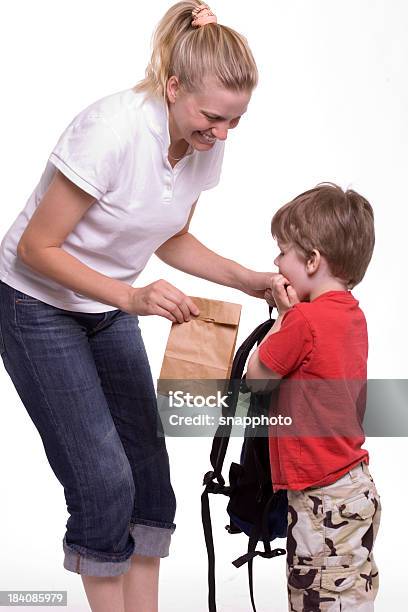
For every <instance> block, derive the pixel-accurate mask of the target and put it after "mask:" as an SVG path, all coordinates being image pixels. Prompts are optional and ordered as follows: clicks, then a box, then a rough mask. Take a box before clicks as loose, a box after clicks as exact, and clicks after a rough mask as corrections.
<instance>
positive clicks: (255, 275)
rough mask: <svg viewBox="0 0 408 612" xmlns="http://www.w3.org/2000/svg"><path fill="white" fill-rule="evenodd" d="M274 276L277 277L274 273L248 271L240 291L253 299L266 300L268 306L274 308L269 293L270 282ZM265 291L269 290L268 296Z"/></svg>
mask: <svg viewBox="0 0 408 612" xmlns="http://www.w3.org/2000/svg"><path fill="white" fill-rule="evenodd" d="M275 276H278V275H277V274H276V273H275V272H254V271H253V270H248V273H247V275H246V278H245V282H244V285H243V287H242V291H244V293H247V294H248V295H252V296H253V297H257V298H261V299H262V300H266V301H267V302H268V304H269V305H270V306H275V302H274V300H273V296H272V295H271V292H270V290H271V285H272V280H273V278H274V277H275ZM267 290H269V293H268V294H266V291H267Z"/></svg>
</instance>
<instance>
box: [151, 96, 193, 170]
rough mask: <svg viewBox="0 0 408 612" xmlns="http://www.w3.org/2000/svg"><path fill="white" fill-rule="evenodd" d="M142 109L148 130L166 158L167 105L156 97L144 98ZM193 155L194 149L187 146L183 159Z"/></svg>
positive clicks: (167, 140)
mask: <svg viewBox="0 0 408 612" xmlns="http://www.w3.org/2000/svg"><path fill="white" fill-rule="evenodd" d="M143 107H144V110H145V115H146V119H147V123H148V126H149V129H150V131H151V132H152V133H153V134H154V135H155V136H156V137H157V138H158V139H159V140H160V141H161V143H162V148H163V152H164V153H165V154H166V156H167V154H168V150H169V146H170V132H169V108H168V105H167V103H166V102H165V100H164V99H162V98H159V97H156V96H146V97H145V99H144V102H143ZM193 153H194V148H193V147H192V146H191V145H189V147H188V149H187V153H186V155H185V156H184V158H186V157H189V156H190V155H192V154H193ZM184 158H183V159H184Z"/></svg>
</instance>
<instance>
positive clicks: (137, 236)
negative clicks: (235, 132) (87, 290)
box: [0, 89, 224, 312]
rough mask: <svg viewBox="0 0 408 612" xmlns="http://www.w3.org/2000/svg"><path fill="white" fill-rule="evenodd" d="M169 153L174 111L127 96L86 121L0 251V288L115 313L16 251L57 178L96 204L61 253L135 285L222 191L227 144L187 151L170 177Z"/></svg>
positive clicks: (86, 115) (50, 165) (73, 129)
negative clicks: (195, 210)
mask: <svg viewBox="0 0 408 612" xmlns="http://www.w3.org/2000/svg"><path fill="white" fill-rule="evenodd" d="M169 144H170V134H169V130H168V108H167V105H166V104H165V102H164V101H163V100H161V99H158V98H151V97H146V96H145V94H142V93H135V91H134V90H133V89H126V90H124V91H120V92H118V93H114V94H111V95H109V96H106V97H104V98H102V99H101V100H98V101H96V102H94V103H93V104H91V105H90V106H88V107H87V108H85V109H84V110H83V111H81V112H80V113H79V114H78V115H77V116H76V117H75V118H74V119H73V121H72V122H71V123H70V125H69V126H68V127H67V128H66V130H65V131H64V132H63V133H62V135H61V137H60V138H59V140H58V142H57V144H56V146H55V147H54V149H53V151H52V153H51V155H50V157H49V159H48V161H47V164H46V167H45V170H44V172H43V174H42V176H41V179H40V181H39V183H38V185H37V187H36V188H35V189H34V191H33V193H32V194H31V196H30V198H29V199H28V201H27V203H26V205H25V207H24V209H23V210H22V211H21V212H20V213H19V215H18V216H17V218H16V220H15V221H14V223H13V224H12V226H11V227H10V229H9V230H8V232H7V233H6V234H5V236H4V238H3V240H2V242H1V245H0V279H1V280H2V281H4V282H5V283H7V284H8V285H11V286H12V287H14V288H15V289H17V290H19V291H23V292H24V293H27V294H28V295H31V296H33V297H35V298H37V299H39V300H41V301H43V302H46V303H48V304H51V305H53V306H57V307H58V308H63V309H65V310H73V311H78V312H104V311H108V310H114V309H115V308H114V307H113V306H111V305H110V304H104V303H102V302H97V301H94V300H92V299H90V298H88V297H86V296H84V295H81V294H79V293H75V292H74V291H71V290H70V289H68V288H66V287H64V286H63V285H60V284H59V283H57V282H55V281H53V280H52V279H50V278H48V277H46V276H44V275H42V274H39V273H38V272H36V271H35V270H33V269H32V268H30V267H29V266H26V265H25V264H24V263H23V262H22V261H21V260H20V259H19V258H18V257H17V244H18V242H19V240H20V237H21V235H22V233H23V231H24V229H25V228H26V226H27V223H28V222H29V220H30V218H31V216H32V214H33V212H34V211H35V209H36V207H37V206H38V204H39V203H40V201H41V199H42V197H43V196H44V193H45V192H46V190H47V187H48V185H49V184H50V182H51V179H52V177H53V176H54V174H55V172H56V168H58V169H59V170H60V171H61V172H62V173H63V174H64V175H65V176H67V177H68V178H69V179H70V180H71V181H72V182H74V183H75V184H76V185H78V187H81V189H83V190H84V191H86V192H87V193H89V194H91V195H93V196H94V197H95V198H96V201H95V202H94V203H93V204H92V205H91V206H90V208H89V209H88V210H87V212H86V213H85V214H84V216H83V217H82V219H81V220H80V221H79V222H78V223H77V225H76V226H75V228H74V229H73V231H72V232H71V233H70V234H69V235H68V236H67V238H66V240H65V241H64V242H63V243H62V245H61V248H63V249H64V250H65V251H67V252H68V253H70V254H71V255H73V256H75V257H76V258H77V259H79V260H80V261H81V262H83V263H84V264H86V265H87V266H89V267H90V268H92V269H94V270H96V271H97V272H101V273H102V274H105V275H106V276H109V277H110V278H115V279H118V280H121V281H123V282H124V283H127V284H128V285H132V284H133V283H134V281H135V280H136V278H137V276H138V275H139V274H140V272H141V271H142V270H143V268H144V267H145V265H146V263H147V262H148V260H149V258H150V257H151V255H152V254H153V253H154V252H155V251H156V250H157V249H158V247H159V246H160V245H161V244H163V243H164V242H165V241H166V240H168V238H170V237H171V236H173V235H174V234H176V233H177V232H178V231H179V230H181V229H182V228H183V227H184V225H185V224H186V222H187V219H188V216H189V213H190V209H191V207H192V205H193V203H194V202H195V200H197V198H198V197H199V195H200V192H201V191H204V190H205V189H210V188H211V187H214V186H215V185H216V184H217V183H218V181H219V177H220V173H221V166H222V159H223V154H224V142H221V141H218V140H217V141H216V142H215V144H214V145H213V147H212V148H211V149H210V150H208V151H196V150H195V149H193V148H192V147H191V146H190V147H189V150H188V151H187V155H186V156H185V157H184V158H183V159H182V160H181V161H179V162H178V163H177V164H176V166H175V167H174V168H172V167H171V165H170V164H169V162H168V159H167V154H168V147H169ZM63 205H64V203H63V202H61V206H63Z"/></svg>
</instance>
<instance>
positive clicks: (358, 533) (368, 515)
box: [287, 464, 381, 612]
mask: <svg viewBox="0 0 408 612" xmlns="http://www.w3.org/2000/svg"><path fill="white" fill-rule="evenodd" d="M288 502H289V509H288V538H287V551H288V556H287V564H288V565H287V581H288V598H289V611H290V612H319V611H328V612H339V611H340V610H341V612H370V611H372V610H374V599H375V596H376V595H377V591H378V570H377V566H376V564H375V561H374V556H373V552H372V550H373V545H374V541H375V538H376V535H377V531H378V527H379V523H380V515H381V503H380V497H379V495H378V493H377V489H376V487H375V484H374V481H373V479H372V478H371V475H370V472H369V470H368V467H367V465H366V464H359V465H358V466H357V467H355V468H353V469H352V470H351V471H350V472H347V474H346V475H345V476H342V477H341V478H340V479H339V480H337V481H336V482H334V483H332V484H330V485H328V486H325V487H316V488H309V489H305V490H304V491H288Z"/></svg>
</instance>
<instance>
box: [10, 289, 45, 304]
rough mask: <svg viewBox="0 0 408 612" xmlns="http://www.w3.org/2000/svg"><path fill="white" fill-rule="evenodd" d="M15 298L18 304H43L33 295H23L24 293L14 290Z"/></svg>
mask: <svg viewBox="0 0 408 612" xmlns="http://www.w3.org/2000/svg"><path fill="white" fill-rule="evenodd" d="M14 296H15V297H14V299H15V302H16V304H27V305H29V304H31V305H33V304H34V305H35V304H42V303H43V302H41V301H40V300H38V299H37V298H35V297H33V296H32V295H28V294H27V293H23V292H22V291H18V290H17V289H14Z"/></svg>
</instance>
